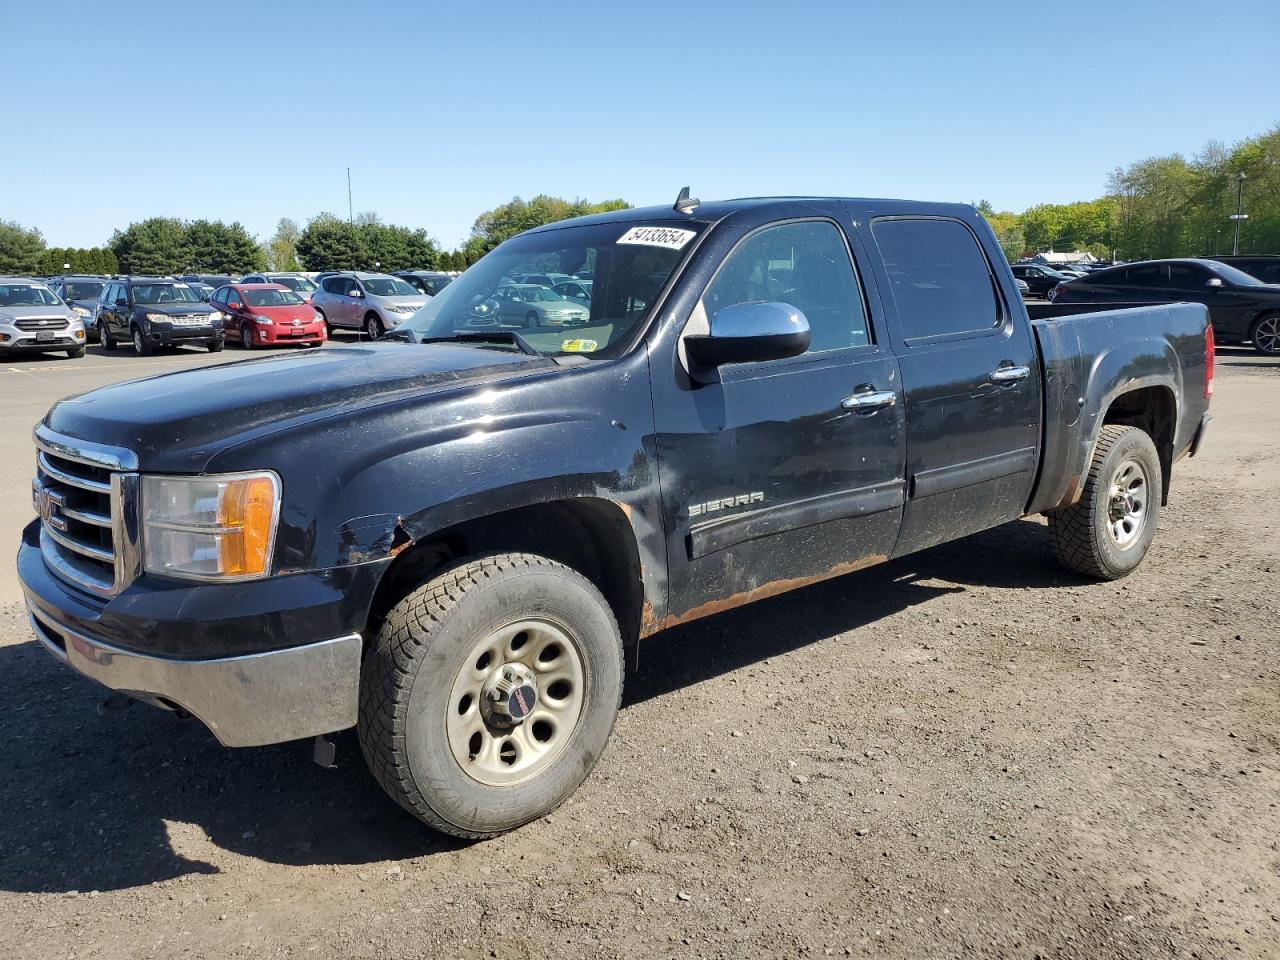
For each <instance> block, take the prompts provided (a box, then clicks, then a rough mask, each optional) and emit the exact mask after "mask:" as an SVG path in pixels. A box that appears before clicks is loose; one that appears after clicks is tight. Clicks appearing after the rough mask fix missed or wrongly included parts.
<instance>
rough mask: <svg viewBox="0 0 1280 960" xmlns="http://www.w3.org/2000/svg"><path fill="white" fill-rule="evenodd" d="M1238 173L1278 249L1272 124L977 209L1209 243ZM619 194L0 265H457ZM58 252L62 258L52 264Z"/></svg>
mask: <svg viewBox="0 0 1280 960" xmlns="http://www.w3.org/2000/svg"><path fill="white" fill-rule="evenodd" d="M1242 173H1243V174H1244V180H1243V181H1242V183H1243V200H1244V204H1243V205H1244V210H1245V213H1247V214H1248V219H1247V220H1244V221H1241V231H1240V250H1241V252H1247V253H1280V125H1278V126H1276V127H1274V128H1272V129H1271V130H1269V131H1267V132H1266V133H1263V134H1261V135H1259V136H1256V137H1250V138H1249V139H1247V140H1243V141H1241V142H1240V143H1237V144H1235V145H1233V146H1231V147H1227V146H1224V145H1223V144H1221V143H1216V142H1212V143H1209V144H1208V145H1206V146H1205V147H1204V149H1202V150H1201V151H1200V152H1199V153H1197V154H1196V155H1195V156H1194V157H1192V158H1190V159H1187V158H1186V157H1183V156H1182V155H1181V154H1171V155H1169V156H1163V157H1151V158H1148V159H1146V160H1140V161H1138V162H1137V163H1134V164H1131V165H1130V166H1128V167H1117V168H1116V169H1115V170H1114V171H1112V173H1111V175H1110V176H1109V177H1108V181H1107V187H1108V189H1107V193H1106V194H1105V195H1104V196H1102V197H1099V198H1098V199H1096V200H1082V201H1079V202H1077V203H1066V204H1049V203H1045V204H1037V205H1036V206H1033V207H1030V208H1028V209H1027V210H1024V211H1022V212H1021V213H1014V212H1011V211H997V210H996V209H995V208H994V207H992V205H991V204H990V203H988V202H986V201H985V200H984V201H980V202H978V203H977V204H976V206H977V208H978V209H979V210H980V211H981V212H982V213H983V214H984V215H985V216H986V218H987V220H988V221H989V222H990V224H991V226H992V229H994V230H995V233H996V236H997V237H998V238H999V241H1000V246H1001V248H1002V249H1003V250H1004V252H1005V255H1006V256H1007V257H1008V258H1009V259H1010V260H1011V261H1012V260H1017V259H1019V258H1021V257H1023V256H1026V255H1028V254H1034V253H1039V252H1044V251H1047V250H1060V251H1073V250H1080V251H1088V252H1089V253H1091V254H1093V255H1094V256H1097V257H1099V258H1101V259H1111V258H1112V257H1117V258H1119V259H1122V260H1144V259H1150V258H1155V257H1178V256H1213V255H1215V254H1226V253H1230V252H1231V246H1232V239H1233V230H1234V224H1233V221H1231V220H1230V219H1228V218H1229V216H1230V215H1231V214H1233V213H1235V210H1236V199H1237V190H1238V189H1239V188H1240V185H1241V181H1239V180H1238V179H1237V176H1238V175H1239V174H1242ZM629 206H630V204H628V203H627V202H626V201H625V200H604V201H598V202H591V201H587V200H582V199H577V200H565V199H562V198H560V197H552V196H546V195H539V196H536V197H534V198H533V199H531V200H522V199H521V198H520V197H515V198H514V199H512V200H511V201H510V202H509V203H504V204H502V205H500V206H498V207H495V208H494V209H492V210H486V211H485V212H484V213H482V214H480V216H478V217H477V218H476V220H475V223H474V224H473V225H472V228H471V236H470V237H469V238H468V239H467V241H466V242H465V243H464V244H462V246H460V247H459V248H457V249H455V250H445V249H443V248H442V247H441V246H440V245H439V244H438V243H437V242H436V241H435V240H433V239H432V238H431V236H430V235H429V234H428V233H427V232H426V230H424V229H422V228H420V227H419V228H411V227H405V226H398V225H396V224H391V223H386V222H384V221H383V220H382V218H381V217H379V216H378V215H377V214H376V213H361V214H359V215H358V216H356V217H354V218H352V219H350V220H344V219H342V218H341V217H337V216H335V215H333V214H331V213H319V214H317V215H316V216H315V217H312V218H311V219H310V220H309V221H307V223H306V225H305V226H299V224H298V223H297V222H296V221H293V220H290V219H288V218H284V219H281V220H280V222H279V223H278V224H277V225H276V231H275V233H274V234H273V235H272V236H271V237H270V238H269V239H267V240H265V241H263V242H261V243H259V242H258V241H257V240H255V239H254V237H253V236H252V235H250V234H249V232H248V231H247V230H246V229H245V228H244V227H243V226H242V225H241V224H239V223H230V224H226V223H223V222H221V221H217V220H191V221H184V220H178V219H174V218H168V217H152V218H150V219H147V220H142V221H139V222H138V223H131V224H129V226H128V227H126V228H124V229H123V230H117V231H116V232H115V233H114V234H112V236H111V239H110V240H109V241H108V242H107V244H106V245H105V246H103V247H93V248H89V249H69V248H64V247H53V248H50V247H47V246H46V245H45V242H44V239H43V238H42V237H41V235H40V233H39V231H38V230H35V229H32V228H29V227H24V226H22V225H20V224H17V223H13V222H11V221H4V220H0V273H19V274H36V275H48V274H55V273H62V272H63V271H64V269H66V270H70V271H75V272H83V273H159V274H172V273H187V272H194V273H221V274H233V275H240V274H244V273H250V272H253V271H255V270H262V269H264V268H266V269H272V270H383V271H394V270H404V269H410V268H420V269H428V270H433V269H434V270H465V269H466V268H467V267H469V266H471V264H473V263H475V262H476V261H477V260H479V259H480V258H481V257H482V256H484V255H485V254H486V253H488V252H489V251H490V250H492V249H493V248H494V247H496V246H497V245H498V244H499V243H501V242H502V241H504V240H506V239H508V238H509V237H513V236H515V235H516V234H518V233H521V232H523V231H525V230H529V229H532V228H533V227H537V226H541V225H543V224H546V223H554V222H556V221H558V220H564V219H567V218H569V217H578V216H583V215H585V214H590V213H599V212H602V211H606V210H621V209H626V208H627V207H629ZM64 264H66V265H68V266H66V267H65V268H64Z"/></svg>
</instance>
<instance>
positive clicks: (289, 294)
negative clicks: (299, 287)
mask: <svg viewBox="0 0 1280 960" xmlns="http://www.w3.org/2000/svg"><path fill="white" fill-rule="evenodd" d="M244 302H245V303H247V304H249V306H251V307H292V306H294V305H296V304H299V303H302V298H301V297H300V296H298V295H297V294H296V293H294V292H293V291H292V290H246V291H244Z"/></svg>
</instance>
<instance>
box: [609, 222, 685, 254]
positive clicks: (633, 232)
mask: <svg viewBox="0 0 1280 960" xmlns="http://www.w3.org/2000/svg"><path fill="white" fill-rule="evenodd" d="M695 236H696V234H695V233H694V232H693V231H692V230H681V229H680V228H679V227H632V228H631V229H630V230H628V231H627V232H626V233H624V234H623V235H622V236H621V237H619V238H618V242H619V243H639V244H643V245H644V246H646V247H666V248H667V249H668V250H679V249H681V248H683V247H684V245H685V244H686V243H688V242H689V241H690V240H692V239H693V238H694V237H695Z"/></svg>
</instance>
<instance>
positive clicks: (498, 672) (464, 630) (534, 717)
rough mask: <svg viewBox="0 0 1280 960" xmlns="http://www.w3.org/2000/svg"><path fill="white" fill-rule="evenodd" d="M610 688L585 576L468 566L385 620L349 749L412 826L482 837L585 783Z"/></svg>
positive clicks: (514, 566) (507, 564)
mask: <svg viewBox="0 0 1280 960" xmlns="http://www.w3.org/2000/svg"><path fill="white" fill-rule="evenodd" d="M622 680H623V667H622V639H621V635H620V633H619V631H618V624H617V621H616V620H615V619H614V616H613V612H612V611H611V610H610V609H609V605H608V603H607V602H606V601H605V599H604V597H603V596H601V595H600V592H599V591H598V590H597V589H596V588H595V587H594V586H593V585H592V584H591V582H590V581H588V580H587V579H586V578H585V577H583V576H581V575H580V574H578V573H577V572H576V571H574V570H571V569H569V568H568V567H566V566H563V565H562V564H559V563H555V562H554V561H551V560H548V559H546V558H545V557H539V556H534V555H532V554H500V555H497V556H491V557H483V558H480V559H474V560H470V561H467V562H463V563H461V564H459V565H458V566H454V567H452V568H450V569H448V570H446V571H444V572H443V573H441V574H439V575H437V576H435V577H434V578H432V579H431V580H430V581H428V582H427V583H425V584H423V585H422V586H420V587H418V588H417V589H416V590H414V591H413V592H412V593H410V594H409V595H408V596H407V597H405V598H404V599H403V600H401V601H400V602H399V603H397V604H396V605H395V607H393V608H392V610H391V612H390V613H389V614H388V615H387V617H386V620H385V621H384V622H383V624H382V626H381V628H380V629H379V631H378V635H377V637H376V638H375V639H374V641H373V644H372V646H371V648H370V650H369V652H368V653H367V654H366V656H365V660H364V665H363V667H362V670H361V679H360V723H359V733H360V746H361V749H362V750H363V752H364V755H365V760H366V761H367V763H368V764H369V769H370V770H371V771H372V772H373V775H374V777H375V778H376V779H377V780H378V782H379V783H380V784H382V787H383V789H384V790H386V791H387V793H388V794H390V795H391V797H392V799H394V800H395V801H396V802H397V803H399V804H400V805H401V806H402V807H404V808H405V809H406V810H408V811H409V812H410V813H412V814H413V815H414V816H416V817H418V819H420V820H422V821H423V822H424V823H426V824H428V825H429V826H431V827H434V828H435V829H437V830H440V831H442V832H444V833H449V834H453V835H454V836H459V837H467V838H472V839H480V838H484V837H491V836H494V835H496V834H499V833H502V832H503V831H505V830H510V829H513V828H514V827H518V826H520V825H521V824H524V823H528V822H529V821H530V820H534V819H537V818H538V817H540V816H543V815H544V814H546V813H549V812H550V811H551V810H554V809H555V808H556V807H557V806H559V805H560V804H561V803H562V802H563V801H564V800H565V799H566V798H567V797H568V796H569V795H570V794H571V793H572V792H573V791H574V790H576V789H577V787H578V786H579V784H581V783H582V781H583V780H585V779H586V777H587V774H589V773H590V772H591V769H592V767H594V766H595V763H596V760H597V759H598V758H599V756H600V754H601V753H602V752H603V750H604V746H605V742H606V741H607V740H608V738H609V733H610V732H611V731H612V729H613V723H614V720H615V719H616V717H617V714H618V706H619V703H620V701H621V698H622Z"/></svg>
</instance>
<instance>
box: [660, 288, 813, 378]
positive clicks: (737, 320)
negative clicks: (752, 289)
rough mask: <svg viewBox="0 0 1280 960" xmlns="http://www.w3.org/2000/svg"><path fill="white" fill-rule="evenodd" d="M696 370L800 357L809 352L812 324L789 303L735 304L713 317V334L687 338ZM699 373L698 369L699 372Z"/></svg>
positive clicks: (692, 335)
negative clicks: (729, 364) (810, 327)
mask: <svg viewBox="0 0 1280 960" xmlns="http://www.w3.org/2000/svg"><path fill="white" fill-rule="evenodd" d="M684 345H685V353H686V355H687V356H688V358H689V361H690V363H691V364H692V365H693V366H694V367H695V368H700V369H702V370H712V369H714V368H716V367H719V366H721V365H723V364H726V363H760V362H762V361H765V360H782V359H785V358H786V357H796V356H799V355H800V354H802V353H804V352H805V351H806V350H808V349H809V321H808V320H807V319H805V315H804V314H803V313H801V312H800V309H799V308H798V307H793V306H792V305H791V304H789V303H735V304H734V305H733V306H730V307H725V308H724V309H723V310H717V311H716V313H715V315H714V316H712V317H711V332H710V333H708V334H691V335H690V336H687V337H685V338H684ZM695 373H696V369H695Z"/></svg>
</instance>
